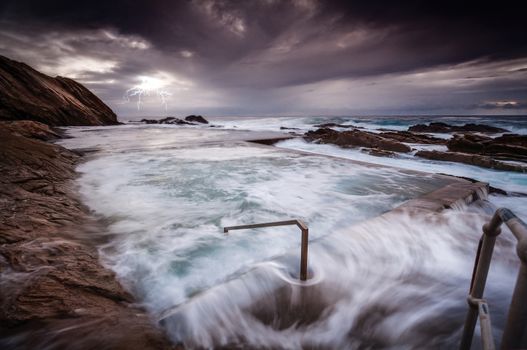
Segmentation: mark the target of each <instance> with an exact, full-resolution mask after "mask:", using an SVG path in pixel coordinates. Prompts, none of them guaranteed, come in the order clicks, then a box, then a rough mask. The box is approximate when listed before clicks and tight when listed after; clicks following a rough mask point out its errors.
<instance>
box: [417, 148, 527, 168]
mask: <svg viewBox="0 0 527 350" xmlns="http://www.w3.org/2000/svg"><path fill="white" fill-rule="evenodd" d="M415 155H416V156H417V157H421V158H426V159H431V160H442V161H449V162H456V163H463V164H469V165H476V166H480V167H483V168H489V169H496V170H505V171H515V172H520V173H527V166H523V165H519V164H510V163H505V162H501V161H498V160H495V159H492V158H491V157H489V156H485V155H479V154H467V153H459V152H439V151H419V152H417V153H416V154H415Z"/></svg>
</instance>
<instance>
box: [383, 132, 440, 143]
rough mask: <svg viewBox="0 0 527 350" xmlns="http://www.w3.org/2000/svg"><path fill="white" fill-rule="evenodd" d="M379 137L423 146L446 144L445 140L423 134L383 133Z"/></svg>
mask: <svg viewBox="0 0 527 350" xmlns="http://www.w3.org/2000/svg"><path fill="white" fill-rule="evenodd" d="M379 135H380V136H382V137H384V138H387V139H392V140H395V141H399V142H407V143H420V144H425V145H444V144H445V143H446V140H445V139H440V138H438V137H433V136H429V135H424V134H414V133H412V132H409V131H385V132H381V133H380V134H379Z"/></svg>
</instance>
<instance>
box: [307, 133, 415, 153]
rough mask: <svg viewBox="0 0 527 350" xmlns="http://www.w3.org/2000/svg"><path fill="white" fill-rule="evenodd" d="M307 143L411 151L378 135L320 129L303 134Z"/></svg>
mask: <svg viewBox="0 0 527 350" xmlns="http://www.w3.org/2000/svg"><path fill="white" fill-rule="evenodd" d="M304 138H305V139H306V140H308V141H316V142H319V143H331V144H335V145H337V146H341V147H368V148H376V149H379V150H384V151H391V152H410V151H411V150H412V149H411V148H410V147H409V146H407V145H405V144H403V143H400V142H397V141H393V140H389V139H386V138H384V137H382V136H379V135H378V134H374V133H370V132H365V131H360V130H349V131H341V132H339V131H335V130H332V129H328V128H322V129H318V130H315V131H308V132H307V133H305V134H304Z"/></svg>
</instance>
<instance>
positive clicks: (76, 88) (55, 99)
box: [0, 55, 119, 126]
mask: <svg viewBox="0 0 527 350" xmlns="http://www.w3.org/2000/svg"><path fill="white" fill-rule="evenodd" d="M0 120H34V121H38V122H41V123H45V124H48V125H52V126H61V125H62V126H66V125H111V124H119V123H118V122H117V116H116V115H115V113H114V112H113V111H112V110H111V109H110V108H109V107H108V106H107V105H106V104H104V102H102V101H101V100H100V99H99V98H98V97H97V96H95V95H94V94H93V93H92V92H91V91H90V90H88V89H87V88H86V87H84V86H83V85H81V84H79V83H78V82H76V81H74V80H72V79H68V78H64V77H55V78H52V77H49V76H47V75H45V74H42V73H40V72H38V71H36V70H35V69H33V68H31V67H30V66H28V65H27V64H24V63H21V62H16V61H13V60H11V59H9V58H7V57H4V56H1V55H0Z"/></svg>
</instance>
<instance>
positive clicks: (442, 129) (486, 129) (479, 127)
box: [408, 123, 509, 133]
mask: <svg viewBox="0 0 527 350" xmlns="http://www.w3.org/2000/svg"><path fill="white" fill-rule="evenodd" d="M408 131H411V132H430V133H452V132H464V131H468V132H483V133H499V132H508V131H509V130H506V129H502V128H497V127H495V126H491V125H485V124H473V123H468V124H465V125H450V124H446V123H430V124H417V125H413V126H411V127H409V128H408Z"/></svg>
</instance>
